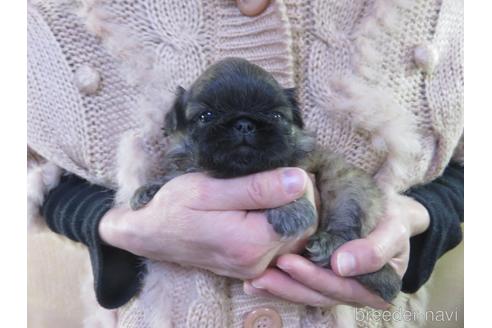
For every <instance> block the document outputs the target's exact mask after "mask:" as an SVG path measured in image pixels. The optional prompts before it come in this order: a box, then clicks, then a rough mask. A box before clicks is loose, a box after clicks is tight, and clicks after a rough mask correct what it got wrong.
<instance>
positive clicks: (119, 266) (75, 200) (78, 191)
mask: <svg viewBox="0 0 492 328" xmlns="http://www.w3.org/2000/svg"><path fill="white" fill-rule="evenodd" d="M113 199H114V191H112V190H109V189H106V188H103V187H101V186H97V185H93V184H89V183H87V182H86V181H84V180H82V179H81V178H79V177H77V176H74V175H70V176H64V177H62V180H61V181H60V184H59V185H58V186H57V187H56V188H55V189H53V190H52V191H51V192H50V193H49V194H48V196H47V198H46V201H45V203H44V205H43V216H44V217H45V219H46V221H47V224H48V226H49V227H50V229H51V230H53V231H54V232H56V233H60V234H63V235H65V236H66V237H68V238H70V239H72V240H74V241H77V242H81V243H83V244H85V245H86V246H87V247H88V250H89V255H90V260H91V264H92V272H93V276H94V289H95V294H96V298H97V301H98V302H99V304H100V305H101V306H103V307H105V308H108V309H113V308H117V307H119V306H122V305H124V304H125V303H126V302H128V301H129V300H130V299H131V298H132V297H133V296H134V295H135V294H136V293H137V292H138V290H139V288H140V280H141V279H140V276H141V275H142V274H143V273H144V266H143V265H142V262H141V259H140V258H139V257H138V256H136V255H134V254H132V253H130V252H127V251H125V250H122V249H119V248H116V247H113V246H109V245H106V244H104V243H103V242H102V240H101V238H100V237H99V229H98V227H99V222H100V221H101V219H102V218H103V217H104V215H105V214H106V212H107V211H109V210H110V209H111V208H112V206H113Z"/></svg>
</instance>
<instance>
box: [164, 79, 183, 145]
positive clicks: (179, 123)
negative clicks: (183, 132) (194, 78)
mask: <svg viewBox="0 0 492 328" xmlns="http://www.w3.org/2000/svg"><path fill="white" fill-rule="evenodd" d="M185 94H186V90H185V89H183V88H182V87H178V89H177V91H176V98H175V99H174V104H173V107H172V108H171V110H170V111H169V113H167V114H166V117H165V118H164V128H163V130H164V135H165V136H169V135H171V134H173V133H174V132H176V131H178V130H179V129H181V128H183V127H184V126H185V123H186V120H185V113H184V110H185Z"/></svg>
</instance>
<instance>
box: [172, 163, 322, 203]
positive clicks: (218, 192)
mask: <svg viewBox="0 0 492 328" xmlns="http://www.w3.org/2000/svg"><path fill="white" fill-rule="evenodd" d="M178 179H179V178H178ZM187 179H192V180H191V181H188V182H186V183H182V184H183V185H186V187H187V189H186V190H183V193H184V194H186V195H187V196H188V199H189V205H190V208H192V209H196V210H217V211H227V210H256V209H266V208H274V207H279V206H282V205H285V204H288V203H290V202H292V201H294V200H296V199H298V198H299V197H301V196H302V195H304V194H305V193H306V192H307V191H308V190H307V189H308V186H311V182H310V180H309V177H308V175H307V173H306V172H305V171H303V170H302V169H299V168H281V169H276V170H273V171H267V172H260V173H256V174H251V175H248V176H245V177H240V178H233V179H214V178H210V177H207V176H205V175H204V174H200V173H192V174H188V175H187ZM171 182H172V181H171ZM190 186H192V187H193V190H190ZM311 189H312V186H311ZM312 194H313V193H312V191H311V195H312Z"/></svg>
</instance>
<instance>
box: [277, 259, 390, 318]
mask: <svg viewBox="0 0 492 328" xmlns="http://www.w3.org/2000/svg"><path fill="white" fill-rule="evenodd" d="M277 266H278V267H279V268H280V269H282V270H283V271H284V272H286V273H288V274H289V276H290V277H292V278H293V279H295V280H296V281H298V282H299V283H301V284H303V285H304V286H306V287H309V288H311V289H313V290H315V291H318V292H319V293H321V294H323V295H325V296H328V297H330V298H332V299H335V300H338V301H340V302H343V303H347V304H353V303H357V304H363V305H368V306H371V307H374V308H378V309H386V308H387V307H388V306H389V304H387V303H386V302H384V300H383V299H382V298H380V297H379V296H377V295H375V294H373V293H371V292H370V291H369V290H367V289H366V288H364V287H363V286H362V285H361V284H360V283H358V282H357V281H356V280H354V279H350V278H344V277H339V276H337V275H336V274H335V273H334V272H333V271H331V270H328V269H324V268H321V267H319V266H317V265H315V264H314V263H312V262H310V261H308V260H307V259H305V258H303V257H301V256H299V255H294V254H287V255H283V256H281V257H279V258H278V259H277Z"/></svg>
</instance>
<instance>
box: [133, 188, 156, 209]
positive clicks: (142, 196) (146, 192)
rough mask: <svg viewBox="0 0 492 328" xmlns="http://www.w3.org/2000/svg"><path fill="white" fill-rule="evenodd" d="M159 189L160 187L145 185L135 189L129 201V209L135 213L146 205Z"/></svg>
mask: <svg viewBox="0 0 492 328" xmlns="http://www.w3.org/2000/svg"><path fill="white" fill-rule="evenodd" d="M160 188H161V186H160V185H157V184H151V185H145V186H142V187H140V188H138V189H137V191H135V193H134V194H133V196H132V198H131V199H130V207H131V208H132V210H134V211H136V210H138V209H140V208H142V207H144V206H145V205H147V204H148V203H149V202H150V201H151V200H152V198H154V196H155V194H156V193H157V192H158V191H159V189H160Z"/></svg>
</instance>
